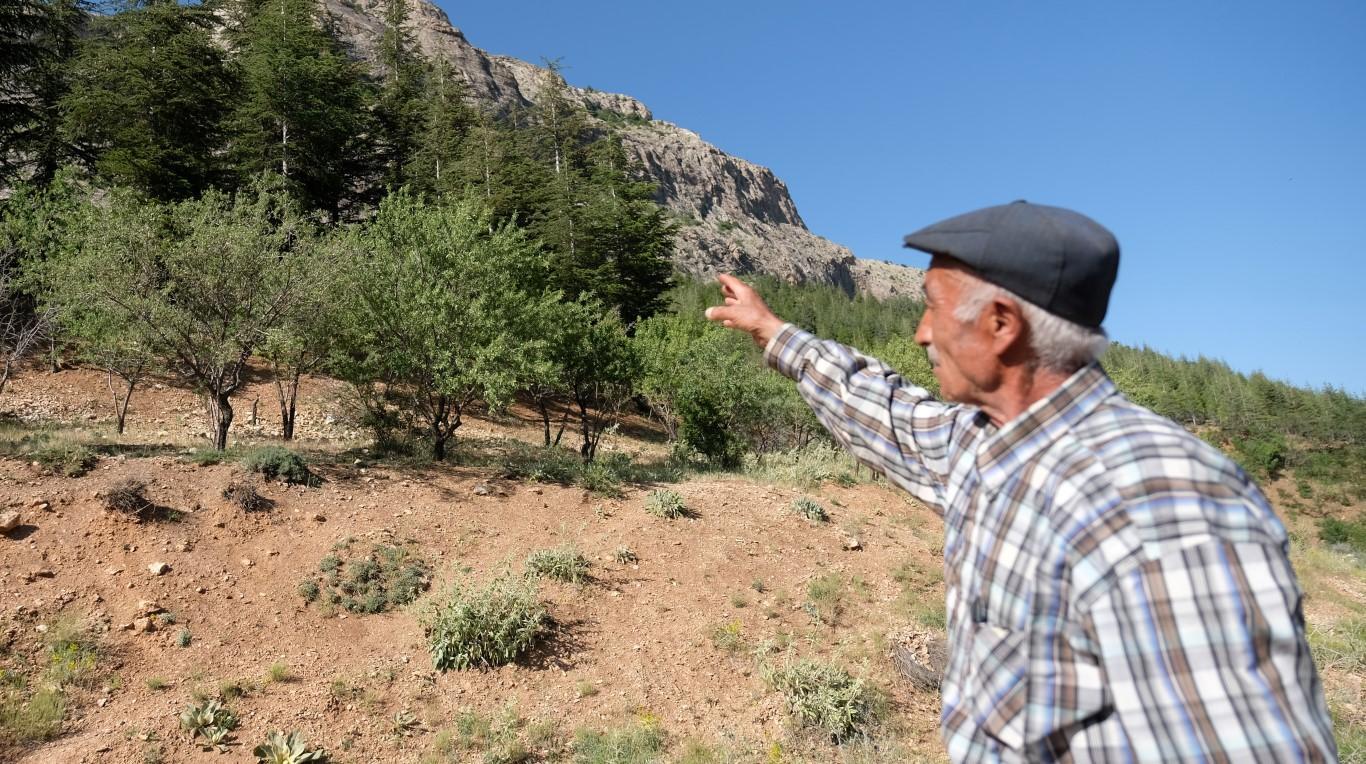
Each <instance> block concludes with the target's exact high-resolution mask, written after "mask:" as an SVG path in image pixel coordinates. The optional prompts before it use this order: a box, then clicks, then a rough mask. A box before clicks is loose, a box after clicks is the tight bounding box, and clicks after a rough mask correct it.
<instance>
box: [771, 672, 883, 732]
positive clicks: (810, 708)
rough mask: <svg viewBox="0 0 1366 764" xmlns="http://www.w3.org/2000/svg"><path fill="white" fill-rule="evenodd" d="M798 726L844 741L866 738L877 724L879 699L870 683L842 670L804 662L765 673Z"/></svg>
mask: <svg viewBox="0 0 1366 764" xmlns="http://www.w3.org/2000/svg"><path fill="white" fill-rule="evenodd" d="M764 674H765V676H764V678H765V679H766V680H767V681H768V683H769V685H771V686H772V687H773V689H775V690H777V691H778V692H781V693H782V694H783V698H784V699H785V700H786V701H787V707H788V710H789V711H790V712H791V713H792V715H793V716H794V717H795V718H796V721H797V723H798V724H799V725H800V726H802V727H805V728H808V729H814V730H819V731H821V732H823V733H825V734H827V735H829V736H830V738H831V739H832V740H835V741H837V742H838V741H843V740H846V739H848V738H850V737H852V736H855V735H861V734H867V733H868V732H869V731H870V729H871V727H872V726H873V725H874V724H875V723H876V722H877V719H878V716H879V711H880V708H879V707H880V705H881V703H880V698H879V696H878V693H876V692H875V691H874V690H873V689H872V688H870V687H869V686H868V685H867V683H866V682H865V681H864V680H863V679H861V678H857V677H854V676H853V675H851V674H850V673H849V672H848V671H846V670H844V669H843V668H840V667H839V666H836V665H833V664H830V663H822V662H820V661H812V660H804V661H798V662H797V663H794V664H791V665H787V666H783V667H780V668H777V669H771V670H766V671H765V672H764Z"/></svg>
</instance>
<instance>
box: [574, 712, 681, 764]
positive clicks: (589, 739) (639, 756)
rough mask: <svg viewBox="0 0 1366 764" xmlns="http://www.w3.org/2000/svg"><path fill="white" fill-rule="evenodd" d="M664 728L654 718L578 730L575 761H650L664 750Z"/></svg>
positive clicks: (645, 763) (596, 763) (578, 763)
mask: <svg viewBox="0 0 1366 764" xmlns="http://www.w3.org/2000/svg"><path fill="white" fill-rule="evenodd" d="M664 742H665V740H664V730H662V729H660V726H659V723H658V722H657V721H656V720H654V719H646V720H642V721H639V722H637V723H636V724H633V725H630V726H627V727H622V728H619V729H615V730H605V731H603V732H597V731H594V730H579V732H578V733H577V734H576V735H575V736H574V764H652V763H653V762H656V761H658V760H659V757H660V756H661V755H662V754H663V753H664Z"/></svg>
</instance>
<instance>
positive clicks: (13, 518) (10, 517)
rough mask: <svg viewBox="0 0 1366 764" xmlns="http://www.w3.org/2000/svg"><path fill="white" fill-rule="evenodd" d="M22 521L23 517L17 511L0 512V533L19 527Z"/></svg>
mask: <svg viewBox="0 0 1366 764" xmlns="http://www.w3.org/2000/svg"><path fill="white" fill-rule="evenodd" d="M21 522H23V517H21V516H20V515H19V513H18V512H5V513H3V514H0V533H9V532H10V531H12V530H14V529H15V528H18V527H19V523H21Z"/></svg>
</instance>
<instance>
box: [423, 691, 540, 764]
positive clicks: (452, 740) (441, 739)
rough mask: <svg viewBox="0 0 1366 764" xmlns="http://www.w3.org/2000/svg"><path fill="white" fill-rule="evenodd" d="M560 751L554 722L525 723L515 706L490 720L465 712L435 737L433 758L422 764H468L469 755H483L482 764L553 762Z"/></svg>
mask: <svg viewBox="0 0 1366 764" xmlns="http://www.w3.org/2000/svg"><path fill="white" fill-rule="evenodd" d="M561 747H562V746H561V743H560V740H559V733H558V731H557V729H556V727H555V725H554V723H553V722H549V721H541V722H528V721H527V720H526V719H524V718H522V716H521V715H520V714H518V713H517V709H516V707H515V706H512V705H508V706H507V707H505V708H504V709H503V710H502V711H500V712H499V713H497V714H494V715H491V716H489V715H484V714H480V713H479V712H477V711H473V710H469V709H466V710H464V711H461V712H460V713H459V714H458V715H457V716H456V717H455V724H454V726H453V727H452V728H451V729H446V730H442V731H440V732H438V733H437V734H436V736H435V738H434V739H433V742H432V748H433V754H435V755H429V756H427V757H426V758H425V759H424V760H423V761H426V762H439V761H450V762H456V761H461V762H463V761H471V760H474V759H472V758H471V757H470V756H469V755H468V754H470V753H477V752H482V753H483V756H482V757H481V758H482V760H483V762H484V763H485V764H520V763H521V762H530V761H542V760H548V759H553V758H554V757H555V755H556V754H558V753H559V749H560V748H561Z"/></svg>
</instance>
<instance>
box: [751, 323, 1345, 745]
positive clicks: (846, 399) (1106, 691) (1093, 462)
mask: <svg viewBox="0 0 1366 764" xmlns="http://www.w3.org/2000/svg"><path fill="white" fill-rule="evenodd" d="M764 355H765V358H766V360H767V361H768V363H769V364H770V365H771V366H773V367H774V368H775V369H777V370H778V371H780V372H782V373H783V374H785V375H787V376H788V377H791V378H792V379H794V380H796V381H797V382H798V388H799V389H800V391H801V394H802V396H803V397H804V398H805V399H806V401H807V402H808V403H809V404H810V405H811V407H812V409H814V410H815V412H816V415H817V417H819V418H820V420H821V422H822V423H824V424H825V426H826V427H827V428H828V429H829V430H830V432H831V433H832V434H834V436H835V438H836V439H838V440H839V441H840V442H841V443H842V444H843V445H844V446H845V447H846V448H848V449H849V450H850V451H851V452H852V453H853V454H854V456H855V457H857V458H858V459H859V461H861V462H863V463H864V464H867V465H868V466H870V467H872V468H873V469H875V470H877V471H879V472H882V473H883V474H885V475H886V476H887V477H888V479H890V480H891V481H892V482H894V483H896V484H897V485H899V486H901V487H902V488H904V489H906V490H907V491H909V492H910V493H911V494H913V495H914V496H916V497H917V498H919V499H921V500H922V501H924V502H925V503H927V504H929V505H930V506H931V507H933V508H935V510H936V511H938V512H940V513H941V514H942V515H943V516H944V582H945V588H946V590H947V591H946V595H947V615H948V631H949V641H950V644H951V646H952V649H951V651H950V658H949V664H948V666H947V668H946V670H945V675H944V680H943V685H942V692H943V707H942V712H941V719H940V722H941V726H942V728H943V734H944V742H945V745H946V746H947V747H948V752H949V756H950V758H952V759H953V760H954V761H967V762H977V761H1055V760H1062V761H1186V760H1202V761H1203V760H1208V761H1215V762H1244V761H1255V762H1263V761H1308V762H1321V761H1334V760H1336V758H1337V751H1336V746H1335V744H1334V741H1333V733H1332V723H1331V721H1330V719H1329V715H1328V709H1327V706H1326V705H1325V703H1324V698H1323V690H1322V687H1321V686H1320V684H1319V678H1318V673H1317V672H1316V671H1315V669H1314V663H1313V660H1312V658H1311V657H1310V654H1309V646H1308V643H1307V642H1306V640H1305V632H1304V618H1303V615H1302V612H1301V610H1300V605H1301V599H1302V597H1303V595H1302V593H1301V592H1300V589H1299V585H1298V584H1297V583H1296V580H1295V574H1294V571H1293V570H1292V569H1291V567H1290V562H1289V560H1288V558H1287V549H1288V543H1287V539H1286V534H1285V529H1284V528H1283V527H1282V526H1281V523H1280V521H1279V520H1277V518H1276V515H1275V513H1274V512H1273V511H1272V509H1271V507H1270V506H1269V505H1268V503H1267V501H1266V499H1265V498H1264V497H1263V496H1262V494H1261V492H1260V491H1259V490H1258V489H1257V487H1256V485H1254V484H1253V482H1252V481H1251V480H1250V479H1248V477H1247V475H1245V474H1244V473H1243V471H1242V470H1241V469H1239V468H1238V466H1237V465H1235V464H1234V463H1233V462H1232V461H1231V460H1229V459H1228V458H1227V457H1225V456H1224V455H1223V454H1221V453H1220V452H1219V451H1218V450H1216V449H1214V448H1212V447H1211V446H1209V445H1207V444H1205V443H1204V442H1202V441H1201V440H1200V439H1198V438H1196V437H1194V436H1193V435H1191V434H1190V433H1188V432H1186V431H1185V430H1184V429H1182V428H1181V427H1179V426H1178V425H1176V424H1174V423H1173V422H1171V421H1169V420H1166V419H1163V418H1162V417H1159V416H1157V415H1156V414H1154V413H1152V412H1151V411H1148V410H1147V409H1144V408H1142V407H1140V406H1138V405H1136V404H1134V403H1131V402H1130V401H1129V400H1127V399H1126V398H1125V397H1124V396H1123V395H1121V394H1120V393H1119V392H1118V391H1117V390H1116V389H1115V386H1114V384H1113V383H1112V382H1111V381H1110V379H1109V378H1108V377H1107V376H1106V375H1105V372H1104V371H1103V370H1102V369H1101V368H1100V366H1099V365H1098V364H1093V365H1091V366H1088V367H1086V368H1084V369H1081V370H1080V371H1078V372H1077V373H1076V374H1074V375H1073V376H1072V377H1071V378H1070V379H1068V380H1067V382H1066V383H1064V384H1063V385H1062V387H1060V388H1059V389H1058V390H1057V391H1055V392H1054V393H1053V394H1051V395H1049V396H1048V397H1047V398H1044V399H1043V400H1040V401H1038V402H1036V403H1035V404H1034V405H1033V406H1031V407H1030V408H1029V409H1028V410H1027V411H1025V412H1024V413H1023V414H1021V415H1020V416H1018V417H1016V418H1015V419H1014V420H1012V421H1010V422H1008V423H1006V424H1005V425H1003V426H1001V427H999V428H998V427H996V426H994V425H993V424H992V423H991V422H990V420H989V419H988V418H987V416H986V415H985V414H984V413H982V412H981V411H980V410H978V409H976V408H973V407H970V406H962V405H948V404H945V403H941V402H939V401H936V400H934V399H933V398H932V397H931V395H930V393H929V392H927V391H925V390H922V389H920V388H918V387H915V386H914V385H912V384H910V383H909V382H907V381H906V380H904V379H902V378H901V377H900V375H898V374H897V373H896V372H895V371H893V370H891V369H889V368H888V367H886V366H885V365H883V364H882V363H880V362H879V361H877V360H874V359H872V358H867V357H865V356H862V355H859V354H858V353H857V352H855V351H854V350H852V349H850V348H848V347H845V346H843V345H840V344H838V343H835V342H829V341H825V340H820V339H817V338H815V337H813V336H812V335H810V334H807V333H806V332H803V331H800V330H799V329H797V328H795V327H794V326H792V325H791V324H788V325H786V326H785V327H783V330H782V331H781V332H780V333H779V334H778V335H777V336H776V337H774V338H773V340H772V341H771V342H770V343H769V345H768V347H767V348H766V349H765V353H764Z"/></svg>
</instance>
